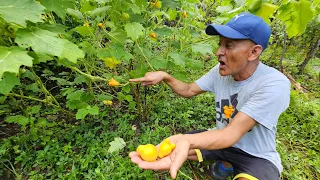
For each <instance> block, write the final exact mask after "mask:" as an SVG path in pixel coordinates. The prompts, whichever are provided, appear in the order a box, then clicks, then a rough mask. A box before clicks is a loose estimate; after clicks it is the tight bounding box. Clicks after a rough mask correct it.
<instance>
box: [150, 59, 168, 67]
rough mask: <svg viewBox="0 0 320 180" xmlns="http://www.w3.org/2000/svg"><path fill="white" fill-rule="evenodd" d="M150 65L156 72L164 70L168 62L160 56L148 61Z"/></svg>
mask: <svg viewBox="0 0 320 180" xmlns="http://www.w3.org/2000/svg"><path fill="white" fill-rule="evenodd" d="M150 64H151V65H152V67H154V68H155V69H157V70H159V69H166V68H167V66H168V60H167V59H164V58H163V57H161V56H155V57H154V58H152V59H150Z"/></svg>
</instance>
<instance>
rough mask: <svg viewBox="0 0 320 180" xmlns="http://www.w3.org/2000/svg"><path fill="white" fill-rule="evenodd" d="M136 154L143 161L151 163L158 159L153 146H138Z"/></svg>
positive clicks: (156, 151)
mask: <svg viewBox="0 0 320 180" xmlns="http://www.w3.org/2000/svg"><path fill="white" fill-rule="evenodd" d="M137 152H138V153H139V155H140V157H141V158H142V159H143V160H144V161H148V162H153V161H155V160H156V159H157V157H158V150H157V148H156V146H154V145H153V144H146V145H139V146H138V148H137Z"/></svg>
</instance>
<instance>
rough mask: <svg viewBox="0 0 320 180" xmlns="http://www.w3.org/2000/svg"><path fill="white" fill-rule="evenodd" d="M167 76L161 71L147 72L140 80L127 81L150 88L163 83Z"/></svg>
mask: <svg viewBox="0 0 320 180" xmlns="http://www.w3.org/2000/svg"><path fill="white" fill-rule="evenodd" d="M167 75H168V74H167V73H166V72H163V71H156V72H148V73H146V74H145V75H144V77H142V78H136V79H129V81H130V82H141V83H142V85H143V86H151V85H155V84H158V83H159V82H161V81H163V79H164V78H165V76H167Z"/></svg>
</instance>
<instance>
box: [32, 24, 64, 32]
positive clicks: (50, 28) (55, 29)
mask: <svg viewBox="0 0 320 180" xmlns="http://www.w3.org/2000/svg"><path fill="white" fill-rule="evenodd" d="M38 27H39V28H40V29H44V30H48V31H51V32H53V33H56V34H67V33H66V30H67V29H68V27H67V26H64V25H62V24H40V25H38Z"/></svg>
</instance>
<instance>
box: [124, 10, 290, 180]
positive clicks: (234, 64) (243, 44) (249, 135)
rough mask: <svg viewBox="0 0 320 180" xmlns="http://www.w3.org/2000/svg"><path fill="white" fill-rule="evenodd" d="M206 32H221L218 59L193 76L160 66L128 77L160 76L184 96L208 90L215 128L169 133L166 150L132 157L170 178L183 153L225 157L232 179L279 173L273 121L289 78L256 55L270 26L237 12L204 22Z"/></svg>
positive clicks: (271, 179) (150, 80)
mask: <svg viewBox="0 0 320 180" xmlns="http://www.w3.org/2000/svg"><path fill="white" fill-rule="evenodd" d="M206 33H207V34H208V35H219V36H220V42H219V49H218V50H217V52H216V56H217V57H218V61H219V64H218V65H216V66H215V67H214V68H212V69H211V70H210V72H208V73H207V74H206V75H204V76H203V77H201V78H200V79H198V80H197V81H196V82H194V83H191V84H187V83H184V82H181V81H179V80H177V79H175V78H173V77H172V76H170V75H169V74H168V73H166V72H162V71H158V72H149V73H147V74H146V75H145V76H144V77H142V78H137V79H131V80H130V81H131V82H142V84H143V85H144V86H148V85H154V84H157V83H159V82H161V81H164V82H166V83H167V84H168V85H169V86H170V87H171V88H172V89H173V91H174V92H176V93H177V94H179V95H181V96H184V97H192V96H195V95H198V94H200V93H203V92H206V91H210V92H213V93H214V94H215V101H216V112H217V114H216V126H217V129H215V130H205V131H197V132H192V134H190V133H188V134H184V135H174V136H171V137H169V138H170V140H171V141H172V142H174V143H176V148H175V149H174V151H173V152H172V153H171V154H170V155H169V156H167V157H165V158H163V159H160V160H158V161H155V162H145V161H143V160H142V159H141V158H140V157H139V155H138V153H137V152H131V153H130V157H131V161H132V162H134V163H136V164H137V165H138V166H139V167H141V168H143V169H153V170H166V169H168V170H170V174H171V177H172V178H175V177H176V175H177V171H178V170H179V168H180V167H181V166H182V164H183V163H184V162H185V161H186V160H187V159H191V160H202V158H203V159H212V160H218V161H226V162H228V163H230V164H231V165H232V167H233V170H234V175H235V178H234V179H250V180H251V179H259V180H275V179H279V178H280V173H281V171H282V166H281V160H280V156H279V154H278V153H277V151H276V142H275V138H276V126H277V122H278V118H279V116H280V114H281V113H282V112H284V111H285V110H286V108H287V107H288V105H289V101H290V82H289V80H288V79H287V78H286V77H285V76H284V75H283V74H282V73H280V72H279V71H277V70H275V69H274V68H271V67H268V66H266V65H264V64H263V63H262V62H260V61H259V56H260V55H261V53H262V51H263V50H265V49H266V48H267V46H268V42H269V38H270V34H271V29H270V27H269V26H268V25H267V24H266V23H265V22H264V21H263V20H262V19H261V18H260V17H258V16H255V15H252V14H249V13H241V14H239V15H237V16H235V17H234V18H233V19H231V20H230V21H229V22H228V23H227V24H226V25H209V26H208V27H207V28H206ZM224 164H225V165H227V166H226V168H228V164H226V163H224ZM219 166H221V164H219ZM214 169H215V168H214ZM225 178H226V177H225Z"/></svg>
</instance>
